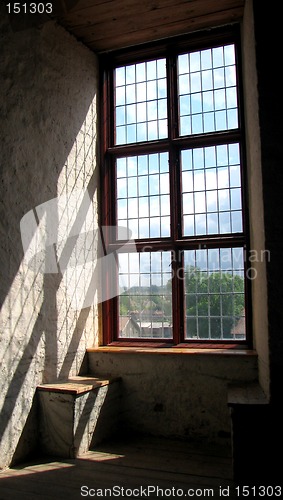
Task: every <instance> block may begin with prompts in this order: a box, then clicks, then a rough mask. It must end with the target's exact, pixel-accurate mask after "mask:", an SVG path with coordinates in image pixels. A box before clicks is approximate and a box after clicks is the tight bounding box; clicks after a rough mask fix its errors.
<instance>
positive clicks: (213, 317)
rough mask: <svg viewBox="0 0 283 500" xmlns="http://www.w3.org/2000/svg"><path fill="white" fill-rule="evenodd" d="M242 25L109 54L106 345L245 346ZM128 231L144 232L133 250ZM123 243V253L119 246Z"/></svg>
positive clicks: (105, 96) (105, 196) (105, 185)
mask: <svg viewBox="0 0 283 500" xmlns="http://www.w3.org/2000/svg"><path fill="white" fill-rule="evenodd" d="M238 60H239V41H238V33H237V29H236V28H233V29H229V31H227V30H213V31H212V32H211V33H210V34H209V36H207V35H206V34H201V35H200V34H198V35H197V37H194V38H192V37H189V38H187V39H184V38H182V39H181V38H180V39H177V40H171V41H170V42H164V43H163V44H160V45H151V46H148V47H142V48H141V49H136V50H135V51H130V52H123V51H121V52H119V53H117V54H111V56H110V57H109V60H108V61H107V65H106V69H105V73H104V82H103V85H104V86H103V106H104V121H103V138H104V149H103V157H104V160H103V193H102V199H103V216H102V221H103V224H104V225H105V226H109V229H110V227H113V226H114V227H115V228H116V230H114V232H113V231H110V230H109V234H108V235H107V232H106V240H105V245H106V248H107V253H109V252H110V253H111V252H112V253H114V254H115V259H116V262H117V266H116V272H115V276H114V277H113V276H110V274H111V272H109V273H108V274H109V276H107V273H106V275H105V276H104V279H105V284H106V286H108V284H107V283H108V282H109V281H111V280H112V281H113V279H114V281H115V284H116V287H117V288H116V291H117V293H116V294H115V297H114V298H111V299H109V300H108V301H106V302H105V303H104V304H103V311H104V331H105V342H106V343H111V342H115V341H116V342H124V343H125V342H128V343H129V342H130V343H136V342H143V343H147V342H151V343H152V342H155V343H159V344H161V345H163V344H172V345H178V344H188V345H190V344H193V345H194V344H195V343H201V344H204V345H205V344H207V343H209V344H210V345H211V344H213V343H214V344H217V345H219V344H221V345H222V344H223V343H224V344H226V343H227V344H228V343H233V344H234V343H235V342H237V343H241V342H242V343H246V342H247V334H246V332H247V328H246V323H247V320H246V312H247V311H248V308H247V297H248V287H247V280H246V274H247V273H246V264H247V263H246V259H245V256H246V254H247V252H246V249H247V241H248V237H247V233H246V228H247V221H246V213H245V211H244V208H245V189H244V187H245V186H244V184H245V176H244V168H243V159H244V154H243V151H244V144H243V130H242V116H241V107H240V104H241V99H240V97H241V93H240V84H239V82H240V78H239V73H240V67H239V63H238ZM125 228H127V229H128V230H129V231H130V234H131V235H132V236H131V237H132V238H133V239H134V240H135V245H134V246H131V247H130V246H129V248H128V247H127V243H126V242H125V239H124V238H125ZM121 248H122V250H121Z"/></svg>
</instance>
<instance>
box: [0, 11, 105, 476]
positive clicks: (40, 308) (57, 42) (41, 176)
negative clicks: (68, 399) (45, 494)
mask: <svg viewBox="0 0 283 500" xmlns="http://www.w3.org/2000/svg"><path fill="white" fill-rule="evenodd" d="M0 19H1V21H0V36H1V47H2V50H1V56H0V59H1V60H0V65H1V76H2V79H1V91H0V101H1V103H0V109H1V115H0V120H1V124H0V127H1V156H0V161H1V175H0V182H1V196H0V200H1V214H0V228H1V239H0V262H1V268H0V272H1V280H0V283H1V284H0V300H1V306H2V308H1V323H0V363H1V368H0V467H4V466H7V465H9V464H10V463H11V462H12V461H17V460H19V459H21V458H22V457H25V456H26V455H27V454H28V453H29V452H31V451H32V450H33V449H34V448H35V447H36V444H37V428H38V425H37V407H36V398H35V391H36V387H37V385H38V384H39V383H45V382H51V381H54V380H58V379H61V378H65V377H67V376H68V375H76V374H78V373H79V372H80V369H81V366H82V363H83V360H84V356H85V349H86V347H89V346H92V345H94V344H95V342H96V335H97V331H98V319H97V318H98V314H97V286H98V276H97V273H96V269H95V258H96V241H95V229H96V227H97V196H98V193H97V189H98V174H97V168H96V149H97V144H96V142H97V109H96V107H97V89H98V71H97V60H96V57H95V56H94V54H92V53H91V52H90V51H89V50H88V49H86V48H85V47H84V46H83V45H82V44H80V43H78V42H77V41H76V40H75V39H74V38H73V37H72V36H71V35H69V34H68V33H67V32H65V31H64V30H63V29H62V28H60V27H59V26H57V25H56V24H55V23H53V22H51V21H48V22H45V23H43V24H38V25H37V26H33V27H27V26H23V25H21V23H20V22H19V23H18V24H17V25H14V24H13V23H11V20H10V19H9V18H7V16H6V14H5V10H4V5H3V6H1V13H0ZM82 252H83V255H82ZM85 263H87V264H86V269H84V267H83V266H84V264H85ZM85 270H87V272H85ZM87 290H92V295H91V296H88V299H87V301H84V294H85V293H86V292H87Z"/></svg>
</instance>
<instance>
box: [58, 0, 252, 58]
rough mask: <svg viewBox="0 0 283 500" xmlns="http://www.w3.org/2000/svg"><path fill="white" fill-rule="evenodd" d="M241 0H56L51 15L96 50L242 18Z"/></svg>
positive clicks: (159, 37) (135, 43) (148, 40)
mask: <svg viewBox="0 0 283 500" xmlns="http://www.w3.org/2000/svg"><path fill="white" fill-rule="evenodd" d="M243 7H244V0H140V1H137V0H57V2H54V11H53V18H55V19H56V20H57V21H58V23H59V24H61V25H62V26H64V27H65V28H66V29H67V30H68V31H69V32H70V33H72V34H73V35H74V36H75V37H76V38H77V39H78V40H80V41H82V42H83V43H84V44H85V45H87V46H88V47H89V48H90V49H91V50H93V51H94V52H96V53H102V52H107V51H111V50H114V49H119V48H124V47H130V46H132V45H137V44H141V43H145V42H151V41H156V40H159V39H162V38H166V37H168V36H175V35H180V34H185V33H189V32H191V31H195V30H198V29H202V28H207V27H212V26H220V25H223V24H227V23H233V22H235V21H238V20H240V19H241V18H242V15H243Z"/></svg>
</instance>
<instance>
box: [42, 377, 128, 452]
mask: <svg viewBox="0 0 283 500" xmlns="http://www.w3.org/2000/svg"><path fill="white" fill-rule="evenodd" d="M120 382H121V380H120V379H118V378H115V379H100V378H96V377H88V376H77V377H70V378H69V379H68V380H66V381H61V382H55V383H52V384H42V385H39V386H38V387H37V392H38V396H39V408H40V446H41V449H42V451H43V452H44V453H45V454H48V455H54V456H59V457H64V458H75V457H77V456H79V455H81V454H83V453H85V452H86V451H88V450H89V449H90V448H91V447H92V446H95V444H97V443H98V442H101V441H102V440H103V439H105V438H107V437H109V436H110V435H111V434H112V433H114V432H115V431H116V430H117V426H118V421H119V413H120V399H121V394H120Z"/></svg>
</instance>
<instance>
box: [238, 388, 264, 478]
mask: <svg viewBox="0 0 283 500" xmlns="http://www.w3.org/2000/svg"><path fill="white" fill-rule="evenodd" d="M228 407H229V408H230V412H231V422H232V457H233V477H234V479H235V480H247V481H253V480H257V479H259V478H260V477H262V475H265V474H266V470H267V466H266V463H265V460H266V459H267V457H266V454H267V455H268V451H267V450H268V448H269V443H268V438H267V436H268V427H269V421H270V405H269V401H268V399H267V397H266V396H265V394H264V392H263V390H262V389H261V387H260V385H259V384H258V383H248V384H237V385H230V386H229V387H228ZM263 457H264V459H263Z"/></svg>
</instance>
